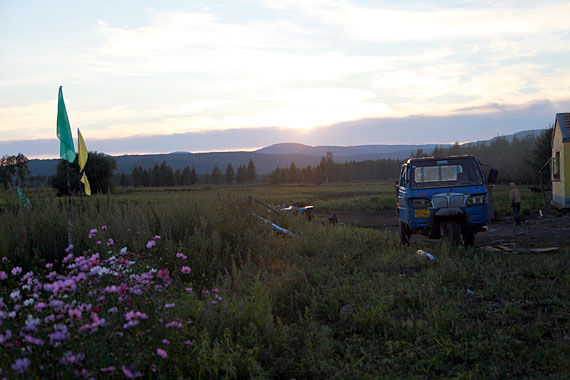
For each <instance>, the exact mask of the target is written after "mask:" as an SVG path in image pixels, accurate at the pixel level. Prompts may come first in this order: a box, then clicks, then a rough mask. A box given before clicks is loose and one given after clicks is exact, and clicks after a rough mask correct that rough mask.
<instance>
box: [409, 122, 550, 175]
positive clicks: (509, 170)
mask: <svg viewBox="0 0 570 380" xmlns="http://www.w3.org/2000/svg"><path fill="white" fill-rule="evenodd" d="M553 131H554V128H553V127H550V128H547V129H545V130H544V131H542V132H541V133H540V134H538V135H527V136H525V137H523V138H517V137H516V136H515V137H513V139H512V140H511V141H509V140H508V139H507V138H506V137H503V136H501V137H497V138H495V139H493V140H492V141H491V142H490V143H488V144H487V143H476V144H463V145H459V144H458V143H455V144H454V145H452V146H451V147H439V146H436V147H435V149H434V150H433V152H432V153H431V154H430V156H434V157H442V156H449V155H462V154H471V155H473V156H475V157H477V159H478V160H479V161H480V162H481V163H483V164H486V165H489V166H491V167H493V168H495V169H498V170H499V177H498V180H499V182H502V183H508V182H516V183H525V184H531V183H535V184H536V183H538V182H539V170H541V169H542V168H543V167H544V166H545V165H546V168H545V169H546V171H545V173H546V176H545V178H544V179H545V180H546V182H550V177H549V176H548V173H549V172H548V162H549V160H550V157H551V155H552V133H553ZM426 155H427V154H425V153H424V152H422V151H421V150H418V151H416V152H414V153H412V156H414V157H421V156H426Z"/></svg>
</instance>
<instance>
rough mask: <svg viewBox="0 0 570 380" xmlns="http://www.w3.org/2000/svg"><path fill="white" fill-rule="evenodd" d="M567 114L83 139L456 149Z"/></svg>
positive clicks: (50, 153) (167, 144) (513, 113)
mask: <svg viewBox="0 0 570 380" xmlns="http://www.w3.org/2000/svg"><path fill="white" fill-rule="evenodd" d="M568 109H570V99H566V100H564V101H560V102H551V101H548V100H542V101H538V102H531V103H527V104H524V105H516V104H499V103H495V104H486V105H482V106H479V107H473V108H467V109H458V110H455V112H454V113H453V114H451V115H435V116H434V115H417V116H409V117H383V118H366V119H361V120H353V121H348V122H343V123H335V124H333V125H328V126H322V127H316V128H312V129H310V130H303V129H287V128H277V127H266V128H240V129H238V128H233V129H227V130H214V131H200V132H186V133H176V134H159V135H146V136H133V137H124V138H112V139H95V138H92V137H91V136H86V134H85V133H82V134H83V135H84V137H85V139H86V144H87V147H88V149H89V150H97V151H100V152H105V153H108V154H115V155H118V154H131V153H133V154H135V153H169V152H174V151H191V152H202V151H226V150H248V149H254V148H259V147H263V146H268V145H272V144H276V143H285V142H298V143H302V144H306V145H340V146H347V145H370V144H425V143H453V142H455V141H477V140H486V139H490V138H493V137H495V136H497V135H502V134H511V133H515V132H519V131H523V130H530V129H541V128H545V127H547V126H548V125H549V124H550V123H552V121H553V119H554V115H555V113H556V112H560V111H561V110H568ZM58 146H59V145H58V141H57V139H55V138H51V139H41V140H21V141H0V151H2V152H6V154H16V153H19V152H21V153H23V154H25V155H27V156H29V157H52V158H53V157H57V153H58Z"/></svg>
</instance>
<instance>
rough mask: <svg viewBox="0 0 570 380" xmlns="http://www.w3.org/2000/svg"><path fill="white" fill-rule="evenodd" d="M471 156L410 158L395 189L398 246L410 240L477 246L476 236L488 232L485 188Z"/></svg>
mask: <svg viewBox="0 0 570 380" xmlns="http://www.w3.org/2000/svg"><path fill="white" fill-rule="evenodd" d="M497 174H498V172H497V170H496V169H491V170H489V178H488V180H487V181H486V180H485V176H484V173H483V170H482V169H481V164H480V162H479V161H478V160H477V159H476V158H475V157H473V156H469V155H464V156H449V157H438V158H436V157H423V158H410V159H408V160H407V161H406V162H405V163H404V164H403V165H402V168H401V171H400V181H399V183H398V184H397V185H396V186H397V197H398V199H397V207H398V212H399V216H400V240H401V242H402V243H403V244H408V243H409V241H410V236H411V235H412V234H422V235H425V236H427V237H429V238H432V239H439V238H441V237H445V238H448V239H449V240H450V241H451V242H452V243H453V244H459V243H463V244H464V245H473V242H474V239H475V234H476V233H477V232H480V231H484V230H485V229H486V224H487V217H488V214H489V195H488V191H487V183H495V181H496V179H497Z"/></svg>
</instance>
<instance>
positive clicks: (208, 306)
mask: <svg viewBox="0 0 570 380" xmlns="http://www.w3.org/2000/svg"><path fill="white" fill-rule="evenodd" d="M248 195H252V196H253V197H254V198H257V199H259V200H262V201H263V202H265V203H267V204H269V205H272V206H276V205H284V206H287V205H290V204H292V203H294V202H302V203H305V204H312V205H314V206H315V209H316V210H320V211H322V212H323V213H324V214H326V213H329V212H332V211H359V212H368V213H373V212H378V211H386V210H390V209H393V208H394V204H395V201H394V188H393V183H388V182H384V183H352V184H333V185H329V186H309V185H307V186H294V185H281V186H261V185H256V186H253V185H252V186H207V187H206V186H202V187H197V186H196V187H180V188H169V189H159V188H156V189H152V188H151V189H133V188H128V189H119V191H118V192H117V193H115V194H109V195H96V196H93V197H91V198H86V197H75V198H74V199H73V211H74V214H73V247H68V245H67V232H66V226H67V200H66V198H56V197H55V196H54V194H53V192H52V191H51V190H49V189H38V190H36V191H34V192H32V193H30V196H29V198H30V200H31V202H32V205H33V207H32V208H31V209H27V208H14V207H10V205H11V204H13V203H10V200H8V201H6V202H5V205H6V206H5V207H4V208H3V211H2V213H0V253H1V256H2V262H0V284H1V287H0V348H1V350H0V369H1V372H0V378H2V377H6V378H34V377H37V378H55V377H60V378H63V379H66V378H97V379H102V378H136V377H140V378H148V379H159V378H195V379H207V378H228V379H244V378H255V379H263V378H296V379H301V378H338V379H346V378H380V379H382V378H385V379H393V378H455V379H471V378H486V379H503V378H553V379H558V378H569V377H570V365H569V363H570V362H569V360H568V357H570V342H569V340H568V336H569V328H568V327H569V318H568V309H569V305H568V294H569V290H570V289H569V285H570V277H569V274H568V268H569V267H570V256H569V250H568V247H562V250H561V251H560V252H558V253H555V254H544V255H529V254H508V255H506V254H505V253H499V252H492V253H491V252H486V251H482V250H478V249H473V248H465V247H453V246H451V245H449V244H448V243H447V242H445V241H443V242H439V241H438V242H434V243H430V245H429V247H428V248H429V251H430V252H432V253H433V254H434V255H435V257H436V260H434V261H430V260H428V259H427V258H426V257H425V256H420V255H417V254H416V250H417V249H418V248H425V246H421V247H420V246H416V245H414V241H412V244H411V246H401V245H400V243H399V237H398V235H397V233H395V232H393V231H388V230H376V229H368V228H355V227H353V226H348V225H340V224H337V225H329V224H328V223H327V220H326V216H324V214H323V215H320V216H318V217H317V218H316V220H315V221H314V222H310V221H308V220H307V219H306V218H304V217H302V216H288V217H275V218H273V221H274V222H275V223H276V224H278V225H280V226H282V227H284V228H287V229H289V230H290V231H292V232H294V233H295V234H296V236H297V237H296V238H293V237H289V236H285V235H283V234H281V233H279V232H276V231H274V230H273V229H272V228H271V227H270V226H269V225H267V224H265V223H262V222H260V221H258V220H256V219H255V218H254V217H253V216H252V215H251V213H252V212H255V213H256V214H258V215H261V216H264V217H267V218H272V216H271V212H269V211H268V210H267V209H266V208H264V207H262V206H260V205H259V204H257V203H255V202H251V201H249V200H248ZM4 196H6V195H4ZM523 196H524V197H525V199H527V200H528V202H525V204H523V214H524V213H526V214H528V213H532V212H535V211H536V210H538V209H539V208H541V207H542V203H541V199H542V198H541V196H540V195H533V194H531V193H527V192H524V193H523ZM496 208H497V214H498V215H499V216H505V215H507V214H508V213H509V208H508V194H507V193H506V190H505V188H504V187H498V188H497V189H496ZM394 218H396V216H395V212H394ZM422 244H423V243H422Z"/></svg>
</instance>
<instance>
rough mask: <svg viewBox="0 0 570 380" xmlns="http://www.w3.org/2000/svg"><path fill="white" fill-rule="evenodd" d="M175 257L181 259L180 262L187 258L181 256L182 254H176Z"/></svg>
mask: <svg viewBox="0 0 570 380" xmlns="http://www.w3.org/2000/svg"><path fill="white" fill-rule="evenodd" d="M176 257H177V258H179V259H182V260H186V259H187V258H188V257H186V255H185V254H183V253H177V254H176Z"/></svg>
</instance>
